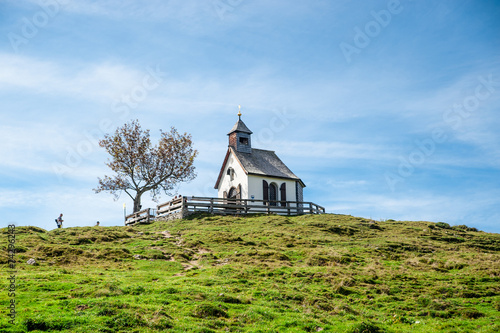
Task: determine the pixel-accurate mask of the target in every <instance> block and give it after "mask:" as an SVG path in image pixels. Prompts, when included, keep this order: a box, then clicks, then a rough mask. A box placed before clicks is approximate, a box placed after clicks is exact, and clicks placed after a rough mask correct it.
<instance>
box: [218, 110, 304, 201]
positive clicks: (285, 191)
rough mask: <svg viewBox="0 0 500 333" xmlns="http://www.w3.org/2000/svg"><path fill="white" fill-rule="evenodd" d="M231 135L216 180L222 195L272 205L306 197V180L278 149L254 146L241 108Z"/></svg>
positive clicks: (219, 195) (219, 192)
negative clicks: (282, 158)
mask: <svg viewBox="0 0 500 333" xmlns="http://www.w3.org/2000/svg"><path fill="white" fill-rule="evenodd" d="M228 136H229V147H228V149H227V153H226V157H225V158H224V162H223V163H222V167H221V170H220V173H219V177H218V179H217V183H216V184H215V188H216V189H217V190H218V197H219V198H227V199H249V200H263V202H262V204H263V205H269V206H286V205H287V203H286V202H287V201H289V202H290V201H291V202H302V201H303V189H304V187H306V185H305V184H304V182H302V180H301V179H300V178H299V177H297V176H296V175H295V174H294V173H293V172H292V171H291V170H290V169H289V168H288V167H287V166H286V165H285V164H284V163H283V162H282V161H281V160H280V158H279V157H278V156H277V155H276V154H275V152H274V151H271V150H263V149H256V148H253V147H252V131H250V129H248V127H247V126H246V125H245V123H244V122H243V121H242V120H241V111H240V112H239V113H238V121H237V122H236V124H235V125H234V126H233V128H232V129H231V131H230V132H229V133H228ZM259 202H260V201H259ZM288 205H289V206H294V204H293V203H288Z"/></svg>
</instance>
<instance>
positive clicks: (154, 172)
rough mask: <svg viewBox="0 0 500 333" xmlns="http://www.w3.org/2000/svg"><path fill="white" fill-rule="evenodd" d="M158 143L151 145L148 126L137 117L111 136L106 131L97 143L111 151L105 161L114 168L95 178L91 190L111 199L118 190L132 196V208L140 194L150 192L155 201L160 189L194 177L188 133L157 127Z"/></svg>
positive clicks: (137, 207)
mask: <svg viewBox="0 0 500 333" xmlns="http://www.w3.org/2000/svg"><path fill="white" fill-rule="evenodd" d="M160 133H161V137H160V140H159V142H158V145H156V146H152V145H151V140H150V138H149V130H142V128H141V125H140V124H139V121H138V120H135V121H131V122H130V123H127V124H125V125H123V126H122V127H119V128H118V129H117V130H116V132H115V134H114V135H113V136H110V135H108V134H106V135H105V136H104V139H103V140H101V141H99V145H100V146H101V147H103V148H105V149H106V151H107V152H108V153H109V154H110V155H111V158H110V159H108V163H106V165H107V166H108V167H110V168H111V170H113V171H114V172H115V175H114V176H112V177H109V176H106V175H105V176H104V178H103V179H101V178H98V179H99V186H98V187H97V188H95V189H94V191H95V193H100V192H103V191H105V192H110V193H111V194H113V195H114V196H115V200H117V199H118V198H119V197H120V194H121V192H122V191H124V192H125V193H127V195H128V196H129V197H130V198H132V200H134V212H137V211H139V210H140V207H141V196H142V195H143V194H144V193H146V192H151V197H152V199H153V200H154V201H155V202H158V197H159V196H160V194H161V192H162V190H163V191H164V192H165V194H167V195H171V193H169V191H171V190H173V189H174V188H175V186H176V185H177V184H178V183H179V182H185V181H190V180H193V179H194V178H195V177H196V174H195V172H194V169H195V167H194V166H193V163H194V159H195V157H196V156H197V155H198V151H197V150H194V149H193V147H192V144H193V142H192V140H191V135H190V134H187V133H184V134H179V133H178V132H177V130H176V129H175V128H174V127H172V128H171V129H170V132H163V131H161V130H160Z"/></svg>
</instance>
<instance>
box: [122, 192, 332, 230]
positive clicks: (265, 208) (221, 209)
mask: <svg viewBox="0 0 500 333" xmlns="http://www.w3.org/2000/svg"><path fill="white" fill-rule="evenodd" d="M154 211H155V210H153V209H151V208H147V209H144V210H141V211H140V212H137V213H134V214H130V215H127V216H126V218H125V224H126V225H133V224H136V223H151V222H152V221H154V220H155V219H163V220H164V219H178V218H184V217H186V216H188V215H190V214H193V213H197V212H206V213H210V214H219V215H246V214H278V215H302V214H325V208H324V207H321V206H319V205H317V204H315V203H312V202H301V201H271V200H252V199H223V198H208V197H178V198H174V199H172V200H170V201H168V202H165V203H163V204H160V205H158V206H157V207H156V214H154V213H153V212H154Z"/></svg>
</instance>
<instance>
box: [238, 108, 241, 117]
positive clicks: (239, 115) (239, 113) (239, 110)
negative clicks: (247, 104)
mask: <svg viewBox="0 0 500 333" xmlns="http://www.w3.org/2000/svg"><path fill="white" fill-rule="evenodd" d="M238 117H240V118H241V105H238Z"/></svg>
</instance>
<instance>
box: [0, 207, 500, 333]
mask: <svg viewBox="0 0 500 333" xmlns="http://www.w3.org/2000/svg"><path fill="white" fill-rule="evenodd" d="M16 233H17V235H16V237H17V239H16V247H17V249H18V253H17V254H16V259H17V260H18V263H17V267H16V268H17V275H16V279H17V280H16V283H17V290H16V302H17V307H16V311H17V317H16V324H15V325H14V326H13V325H11V324H9V323H8V318H7V316H6V313H7V306H8V304H9V301H10V298H9V297H8V294H7V288H8V280H7V269H8V267H7V253H6V249H7V229H1V232H0V247H1V248H2V252H1V254H0V265H1V266H2V269H1V274H0V277H1V280H0V285H1V286H0V288H1V290H2V292H1V293H0V308H1V310H0V311H1V317H0V332H16V333H17V332H50V331H61V332H138V333H140V332H165V331H168V332H353V333H354V332H366V333H370V332H422V333H423V332H426V333H427V332H484V333H485V332H498V331H500V320H499V319H500V235H498V234H489V233H485V232H480V231H476V230H475V229H473V228H468V227H466V226H454V227H450V226H449V225H447V224H445V223H437V224H435V223H431V222H400V221H393V220H388V221H383V222H374V221H369V220H365V219H362V218H356V217H352V216H346V215H331V214H328V215H316V216H310V215H304V216H297V217H281V216H251V217H219V216H209V215H197V216H193V217H191V218H188V219H185V220H177V221H171V222H156V223H154V224H151V225H142V226H137V227H110V228H104V227H93V228H91V227H85V228H67V229H55V230H52V231H50V232H47V231H45V230H43V229H40V228H36V227H18V228H16ZM30 258H34V259H35V260H36V262H37V263H36V264H35V265H28V264H27V263H26V262H27V261H28V259H30Z"/></svg>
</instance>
